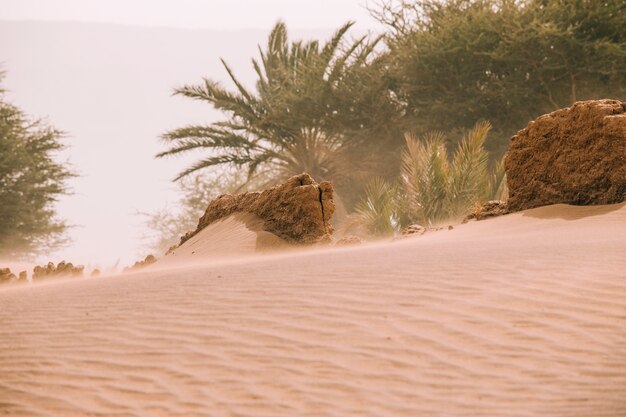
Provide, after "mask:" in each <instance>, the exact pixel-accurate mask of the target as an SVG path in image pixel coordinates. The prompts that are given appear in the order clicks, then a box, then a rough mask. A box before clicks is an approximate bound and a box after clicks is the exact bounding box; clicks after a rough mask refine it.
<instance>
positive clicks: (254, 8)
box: [0, 0, 379, 266]
mask: <svg viewBox="0 0 626 417" xmlns="http://www.w3.org/2000/svg"><path fill="white" fill-rule="evenodd" d="M367 1H368V0H318V1H293V0H292V1H288V0H267V1H256V0H255V1H242V0H230V1H226V0H210V1H209V0H204V1H202V0H176V1H174V0H171V1H166V0H0V66H1V67H2V69H3V70H4V71H6V77H5V79H4V81H3V85H2V87H3V88H5V89H6V90H7V91H8V93H7V95H8V99H9V100H10V101H11V102H13V103H14V104H16V105H18V106H19V107H20V108H22V109H23V110H24V111H26V112H27V113H28V114H31V115H33V116H36V117H43V118H45V119H46V120H48V121H49V122H50V123H51V124H53V125H54V126H55V127H57V128H59V129H61V130H63V131H65V132H67V144H68V145H69V147H68V150H67V155H65V156H64V157H67V158H68V159H69V161H70V162H71V163H72V164H73V166H74V167H75V169H76V171H78V172H79V173H80V177H78V178H75V179H73V180H72V181H71V183H70V187H71V189H72V191H73V192H74V194H72V195H70V196H67V197H64V198H63V199H62V200H61V201H60V203H59V204H58V211H59V215H60V217H61V218H63V219H65V220H67V222H68V223H70V224H72V225H75V226H76V227H74V228H72V229H71V230H70V234H71V237H72V240H73V244H72V246H71V247H68V248H66V249H64V250H63V251H62V252H60V253H58V254H56V255H54V256H51V257H50V258H51V260H56V261H58V260H60V259H66V260H68V261H72V262H75V263H84V264H87V265H90V264H91V265H99V266H107V265H112V264H113V263H115V262H116V261H118V260H119V261H120V262H121V265H122V266H123V265H128V264H130V263H132V261H133V260H136V259H137V258H138V257H139V256H142V255H145V250H146V249H145V242H144V241H142V240H141V239H140V237H141V235H142V233H143V232H142V230H143V229H142V228H143V227H144V224H143V222H142V219H141V218H140V217H139V216H138V215H137V212H154V211H156V210H159V209H162V208H164V207H166V206H170V207H171V206H172V205H173V204H175V203H176V201H177V199H178V192H177V188H176V187H175V186H174V185H173V184H172V182H171V179H172V178H173V177H174V176H175V174H176V173H178V172H180V170H182V169H183V168H185V167H186V166H188V165H189V163H190V162H192V161H195V160H197V159H198V157H199V155H193V156H190V157H189V158H179V159H172V160H163V159H159V160H156V159H155V158H154V155H155V154H156V153H157V152H159V151H161V150H163V149H164V146H163V144H162V143H160V142H159V136H160V135H161V134H162V133H163V132H165V131H166V130H169V129H172V128H175V127H181V126H184V125H186V124H189V123H210V122H212V121H216V120H217V119H218V118H220V115H219V114H218V113H216V112H215V111H212V110H211V109H210V108H209V107H208V106H207V105H206V104H202V103H197V102H191V101H190V100H184V99H181V98H177V97H171V92H172V88H173V87H175V86H180V85H182V84H184V83H195V82H198V81H200V80H201V79H202V77H205V76H208V77H210V78H212V79H216V80H219V81H222V82H224V83H225V84H228V80H227V78H226V74H225V72H224V70H223V68H221V67H220V64H219V58H220V57H224V58H225V59H226V60H227V61H228V62H229V63H230V64H231V65H232V67H233V68H234V70H235V72H236V73H237V74H238V75H240V77H241V78H242V80H243V81H244V82H245V83H246V84H248V85H253V82H254V78H253V71H252V70H251V66H250V58H251V57H253V56H256V54H257V45H258V44H264V43H265V41H266V36H267V33H268V31H269V29H270V28H271V27H272V26H273V25H274V23H275V22H276V21H277V20H279V19H282V20H284V21H285V22H286V23H287V25H288V28H289V31H290V34H291V35H292V38H298V37H304V38H307V39H309V38H311V37H315V38H318V39H321V40H325V39H328V37H329V36H331V34H332V32H333V31H334V30H335V29H336V28H337V27H339V26H340V25H342V24H343V23H345V22H346V21H349V20H353V21H356V22H357V24H356V27H355V28H353V30H352V31H351V32H352V35H355V34H358V33H362V32H364V31H367V30H370V29H371V30H377V29H379V27H377V24H376V22H375V21H374V20H373V19H372V18H371V17H370V16H369V15H368V12H367V10H366V9H365V5H366V4H367ZM11 21H18V22H14V23H11ZM23 21H28V22H24V23H20V22H23ZM41 21H53V22H57V23H53V24H42V23H37V22H41ZM3 22H4V23H3ZM72 22H73V23H72ZM76 22H100V23H115V24H123V25H125V26H119V25H116V26H111V25H102V24H92V23H89V24H81V23H76ZM150 27H156V28H150ZM163 27H169V28H176V29H163ZM181 28H182V29H184V30H181ZM188 29H195V30H188ZM250 29H260V30H254V31H251V30H250ZM215 30H233V31H237V32H233V33H230V34H228V35H224V34H223V33H220V32H214V31H215ZM201 214H202V213H199V214H198V216H200V215H201ZM46 258H47V257H46ZM47 260H48V259H40V261H47Z"/></svg>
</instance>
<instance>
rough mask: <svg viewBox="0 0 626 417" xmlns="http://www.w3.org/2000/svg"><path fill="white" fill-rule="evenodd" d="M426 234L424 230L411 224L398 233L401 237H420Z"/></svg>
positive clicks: (422, 227)
mask: <svg viewBox="0 0 626 417" xmlns="http://www.w3.org/2000/svg"><path fill="white" fill-rule="evenodd" d="M424 233H426V228H425V227H424V226H422V225H419V224H411V225H409V226H407V227H405V228H404V229H402V230H401V231H400V235H401V236H405V237H406V236H421V235H423V234H424Z"/></svg>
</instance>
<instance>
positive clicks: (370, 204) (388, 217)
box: [343, 177, 398, 237]
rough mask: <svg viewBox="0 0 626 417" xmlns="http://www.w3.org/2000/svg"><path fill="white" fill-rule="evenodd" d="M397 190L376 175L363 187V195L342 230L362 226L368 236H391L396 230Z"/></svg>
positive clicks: (345, 230)
mask: <svg viewBox="0 0 626 417" xmlns="http://www.w3.org/2000/svg"><path fill="white" fill-rule="evenodd" d="M397 197H398V190H397V188H396V187H394V186H393V185H390V184H389V183H387V182H386V181H385V180H384V179H382V178H380V177H376V178H374V179H372V180H371V181H370V182H369V183H368V184H367V186H366V187H365V197H364V199H363V200H362V201H361V202H359V204H357V206H356V212H355V214H353V215H351V216H349V217H348V219H347V221H346V224H344V226H343V230H344V232H347V231H349V230H351V229H354V228H355V227H363V228H364V229H365V231H366V233H367V234H368V235H370V236H379V237H383V236H392V235H393V234H394V233H395V232H397V231H398V219H397V214H398V199H397Z"/></svg>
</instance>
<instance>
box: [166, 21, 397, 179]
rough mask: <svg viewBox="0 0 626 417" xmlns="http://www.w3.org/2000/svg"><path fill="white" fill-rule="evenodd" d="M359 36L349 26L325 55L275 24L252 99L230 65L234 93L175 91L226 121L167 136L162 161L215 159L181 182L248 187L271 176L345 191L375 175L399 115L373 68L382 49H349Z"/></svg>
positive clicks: (208, 84) (205, 88)
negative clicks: (241, 172) (201, 175)
mask: <svg viewBox="0 0 626 417" xmlns="http://www.w3.org/2000/svg"><path fill="white" fill-rule="evenodd" d="M351 26H352V23H348V24H346V25H344V26H342V27H341V28H340V29H339V30H338V31H337V32H336V33H335V34H334V36H333V37H332V38H331V39H330V40H329V41H328V42H327V43H325V44H323V45H321V44H320V43H319V42H317V41H308V42H304V41H298V42H289V41H288V37H287V28H286V26H285V25H284V24H283V23H280V22H279V23H278V24H276V26H275V27H274V29H273V30H272V32H271V34H270V36H269V39H268V44H267V47H266V49H265V50H262V49H261V48H259V55H260V60H256V59H253V61H252V64H253V67H254V70H255V73H256V76H257V81H256V89H255V90H254V91H253V90H249V89H247V88H246V87H245V86H244V85H243V84H242V83H241V82H240V81H239V80H238V79H237V78H236V76H235V75H234V72H233V71H232V69H231V68H230V67H229V66H228V65H227V64H226V62H224V61H222V62H223V64H224V67H225V69H226V71H227V73H228V75H229V76H230V79H231V81H232V82H233V84H234V85H235V87H236V90H235V91H234V92H233V91H229V90H227V89H225V88H223V87H222V86H220V85H219V84H218V83H217V82H215V81H212V80H209V79H205V80H204V83H203V84H201V85H187V86H184V87H182V88H178V89H176V90H175V94H179V95H183V96H185V97H189V98H192V99H196V100H200V101H203V102H207V103H209V104H211V105H212V106H213V107H215V108H216V109H219V110H221V111H222V112H223V113H225V115H226V116H227V117H226V120H223V121H220V122H216V123H213V124H210V125H193V126H187V127H183V128H180V129H175V130H173V131H170V132H167V133H165V134H164V135H163V139H164V141H165V142H167V143H168V144H169V145H170V147H169V148H168V149H167V150H165V151H163V152H161V153H159V154H158V155H157V157H164V156H170V155H176V154H179V153H183V152H189V151H194V150H206V151H208V155H207V157H206V158H205V159H202V160H200V161H199V162H198V163H196V164H195V165H193V166H191V167H189V168H188V169H186V170H185V171H183V172H181V173H180V175H179V176H178V178H177V179H180V178H182V177H184V176H186V175H189V174H191V173H194V172H196V171H198V170H202V169H205V168H209V167H214V166H218V165H224V164H226V165H234V166H237V167H243V168H245V169H246V170H247V173H248V175H249V177H250V178H252V177H253V176H254V175H255V174H256V173H258V172H266V173H269V176H270V177H271V178H272V179H274V180H280V179H284V178H285V177H289V176H292V175H295V174H299V173H302V172H303V171H306V172H308V173H309V174H311V175H312V176H313V177H314V178H316V179H317V180H333V181H334V182H335V184H336V185H339V186H340V187H341V184H342V183H346V182H347V181H348V180H349V179H354V178H355V177H357V178H358V176H359V174H361V173H362V171H368V172H369V171H370V170H371V169H372V167H373V166H375V164H374V163H375V162H376V161H377V159H380V158H373V157H372V149H374V148H377V149H380V150H383V149H388V148H389V146H386V145H388V144H389V141H393V140H396V139H395V137H394V136H393V135H392V134H390V132H391V131H392V130H393V128H392V126H393V124H394V120H396V119H397V118H398V114H399V113H398V112H397V105H396V103H394V102H393V100H391V99H390V97H389V94H388V89H387V88H386V84H385V83H384V82H382V81H381V77H380V76H378V75H377V74H376V71H380V70H382V68H381V66H380V65H375V64H374V63H373V62H372V61H373V60H374V58H375V54H374V49H375V48H376V45H377V44H378V39H374V40H370V39H369V38H368V37H367V36H363V37H361V38H358V39H356V40H355V41H352V42H348V41H346V39H345V38H346V34H347V32H348V30H349V29H350V27H351ZM355 161H358V162H359V164H355V163H354V162H355ZM367 161H370V163H369V164H363V162H367Z"/></svg>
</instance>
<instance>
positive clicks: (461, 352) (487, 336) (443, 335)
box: [0, 204, 626, 417]
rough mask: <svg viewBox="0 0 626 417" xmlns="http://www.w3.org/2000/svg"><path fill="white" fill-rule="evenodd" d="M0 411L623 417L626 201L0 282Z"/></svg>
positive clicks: (625, 385)
mask: <svg viewBox="0 0 626 417" xmlns="http://www.w3.org/2000/svg"><path fill="white" fill-rule="evenodd" d="M0 311H1V314H0V415H9V416H272V417H273V416H338V417H346V416H359V417H361V416H429V417H431V416H485V417H489V416H494V417H495V416H498V417H501V416H616V417H617V416H624V415H626V205H624V204H621V205H615V206H603V207H568V206H552V207H545V208H540V209H535V210H529V211H527V212H523V213H517V214H513V215H508V216H505V217H500V218H495V219H492V220H487V221H483V222H478V223H470V224H466V225H462V226H458V227H455V228H454V230H452V231H447V230H444V231H440V232H435V233H431V234H426V235H424V236H421V237H417V238H412V239H406V240H402V241H398V242H393V243H380V244H372V245H367V246H362V247H356V248H352V247H351V248H341V249H332V250H315V251H309V252H303V253H290V254H281V255H266V256H263V257H249V258H245V259H237V260H234V259H225V260H222V261H219V262H214V263H212V264H207V265H204V266H195V267H192V268H179V269H175V270H173V269H172V270H163V271H146V272H144V273H139V274H135V275H132V276H117V277H107V278H101V279H82V280H76V281H67V282H54V283H49V284H41V285H39V284H36V285H29V286H22V287H11V288H7V289H2V290H0Z"/></svg>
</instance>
